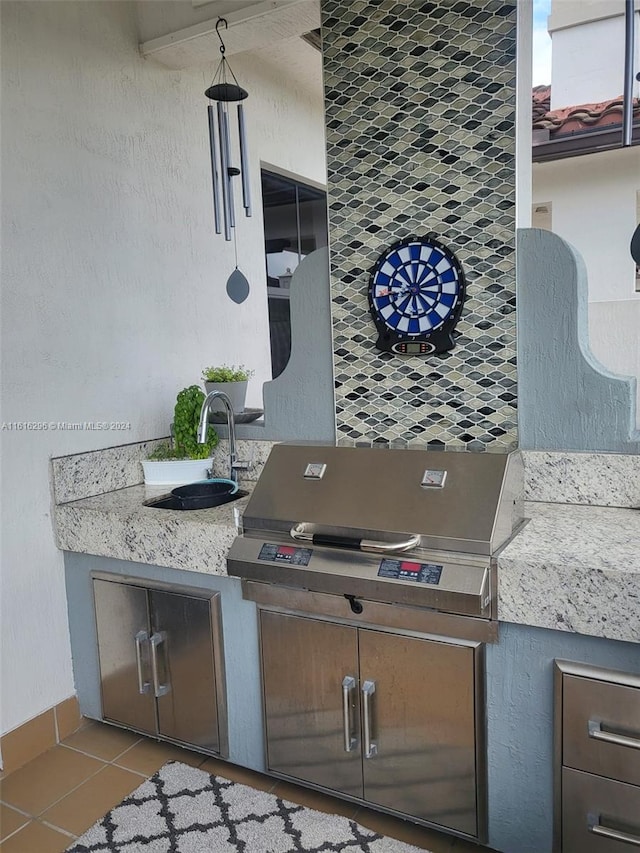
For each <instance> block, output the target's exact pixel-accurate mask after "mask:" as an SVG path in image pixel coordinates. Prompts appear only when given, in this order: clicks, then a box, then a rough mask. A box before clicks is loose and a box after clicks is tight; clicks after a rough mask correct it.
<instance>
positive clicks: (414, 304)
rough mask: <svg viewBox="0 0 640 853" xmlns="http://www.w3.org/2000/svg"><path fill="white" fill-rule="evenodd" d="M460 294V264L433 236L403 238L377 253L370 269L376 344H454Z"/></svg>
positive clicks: (421, 350)
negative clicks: (376, 336)
mask: <svg viewBox="0 0 640 853" xmlns="http://www.w3.org/2000/svg"><path fill="white" fill-rule="evenodd" d="M464 297H465V279H464V274H463V272H462V267H461V266H460V263H459V262H458V260H457V258H456V256H455V255H454V254H453V252H452V251H451V250H450V249H448V248H447V247H446V246H444V245H443V244H442V243H440V242H439V241H438V240H436V239H435V238H433V237H431V236H429V237H425V238H424V239H418V238H415V237H410V238H406V239H405V240H401V241H400V242H399V243H396V244H395V245H393V246H391V247H390V248H389V249H387V250H386V251H385V252H383V253H382V255H380V257H379V258H378V260H377V262H376V264H375V266H374V268H373V270H372V273H371V279H370V283H369V307H370V310H371V316H372V317H373V321H374V323H375V324H376V329H377V330H378V340H377V341H376V346H377V347H378V349H380V350H382V351H383V352H393V353H397V354H399V355H428V354H429V353H434V352H435V353H437V352H446V351H447V350H450V349H452V348H453V346H454V340H453V336H452V334H451V333H452V331H453V329H454V327H455V325H456V323H457V322H458V320H459V319H460V313H461V312H462V305H463V302H464Z"/></svg>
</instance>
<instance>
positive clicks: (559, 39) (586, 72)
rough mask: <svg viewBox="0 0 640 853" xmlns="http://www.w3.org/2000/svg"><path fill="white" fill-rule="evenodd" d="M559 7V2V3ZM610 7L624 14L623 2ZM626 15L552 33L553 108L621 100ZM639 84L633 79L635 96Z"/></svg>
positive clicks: (639, 60) (639, 45)
mask: <svg viewBox="0 0 640 853" xmlns="http://www.w3.org/2000/svg"><path fill="white" fill-rule="evenodd" d="M556 5H557V2H556ZM609 5H610V7H612V8H615V9H616V10H617V11H619V12H621V13H622V12H624V5H623V3H622V2H620V3H617V4H615V7H614V4H613V3H612V0H609ZM635 17H636V44H635V57H636V60H635V68H636V69H638V68H639V67H640V36H639V35H638V33H639V32H640V13H638V14H636V16H635ZM624 32H625V22H624V14H619V15H618V17H615V18H606V19H604V20H598V21H593V22H591V23H582V24H580V25H577V26H572V27H570V28H569V29H562V30H557V31H555V32H552V34H551V42H552V50H551V81H552V85H551V109H552V110H555V109H557V108H559V107H567V106H573V105H574V104H592V103H597V102H599V101H606V100H609V99H610V98H618V97H620V96H621V95H622V91H623V88H624V41H625V36H624ZM639 92H640V83H638V82H637V81H635V80H634V83H633V95H634V97H638V93H639Z"/></svg>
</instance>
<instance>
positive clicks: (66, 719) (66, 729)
mask: <svg viewBox="0 0 640 853" xmlns="http://www.w3.org/2000/svg"><path fill="white" fill-rule="evenodd" d="M55 711H56V722H57V724H58V740H64V739H65V738H67V737H69V735H70V734H73V732H75V731H77V730H78V729H79V728H80V726H81V725H82V717H81V716H80V708H79V707H78V700H77V699H76V697H75V696H70V697H69V698H68V699H65V700H64V702H60V703H59V704H58V705H56V708H55Z"/></svg>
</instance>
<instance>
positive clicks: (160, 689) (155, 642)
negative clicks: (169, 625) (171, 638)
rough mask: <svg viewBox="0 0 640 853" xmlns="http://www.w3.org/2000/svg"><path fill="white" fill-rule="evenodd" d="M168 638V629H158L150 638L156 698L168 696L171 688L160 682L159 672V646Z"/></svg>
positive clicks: (152, 674)
mask: <svg viewBox="0 0 640 853" xmlns="http://www.w3.org/2000/svg"><path fill="white" fill-rule="evenodd" d="M166 639H167V632H166V631H156V633H155V634H152V635H151V637H150V639H149V645H150V646H151V677H152V678H153V695H154V696H155V697H156V698H158V699H159V698H160V696H166V695H167V693H168V692H169V691H170V690H171V687H170V685H169V684H160V675H159V672H158V646H160V645H162V643H164V642H165V640H166Z"/></svg>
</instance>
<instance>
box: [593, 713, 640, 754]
mask: <svg viewBox="0 0 640 853" xmlns="http://www.w3.org/2000/svg"><path fill="white" fill-rule="evenodd" d="M589 737H592V738H593V739H594V740H602V741H605V743H615V744H616V745H617V746H630V747H631V749H640V738H637V737H628V736H627V735H618V734H616V733H615V732H605V731H603V729H602V723H596V722H595V720H589Z"/></svg>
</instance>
